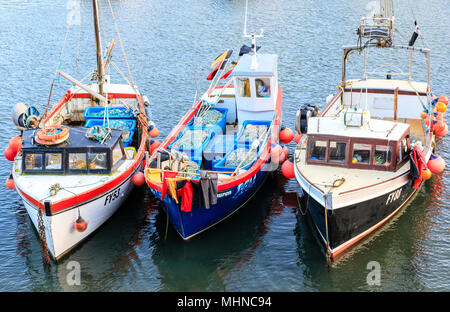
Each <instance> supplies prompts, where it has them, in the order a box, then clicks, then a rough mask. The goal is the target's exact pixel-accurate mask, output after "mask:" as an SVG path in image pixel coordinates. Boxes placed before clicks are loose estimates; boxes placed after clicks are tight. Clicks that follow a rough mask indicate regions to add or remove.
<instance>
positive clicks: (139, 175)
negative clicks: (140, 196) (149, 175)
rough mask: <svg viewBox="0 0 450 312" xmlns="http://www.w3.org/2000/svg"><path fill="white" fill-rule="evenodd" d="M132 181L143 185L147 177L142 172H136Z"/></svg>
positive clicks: (137, 184)
mask: <svg viewBox="0 0 450 312" xmlns="http://www.w3.org/2000/svg"><path fill="white" fill-rule="evenodd" d="M131 181H132V182H133V184H134V185H136V186H141V185H143V184H144V183H145V177H144V174H143V173H142V172H140V171H139V172H136V173H135V174H133V176H132V177H131Z"/></svg>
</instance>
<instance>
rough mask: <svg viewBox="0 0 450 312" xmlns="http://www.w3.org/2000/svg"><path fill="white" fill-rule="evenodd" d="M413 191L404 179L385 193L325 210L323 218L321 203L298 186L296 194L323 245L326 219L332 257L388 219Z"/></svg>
mask: <svg viewBox="0 0 450 312" xmlns="http://www.w3.org/2000/svg"><path fill="white" fill-rule="evenodd" d="M416 192H417V190H416V189H415V188H413V187H412V185H411V181H407V182H406V183H403V185H401V186H399V187H398V188H395V189H391V190H387V192H386V193H384V194H381V195H379V196H377V197H375V198H372V199H370V200H365V201H361V202H358V203H355V204H352V205H348V206H344V207H340V208H338V209H327V220H325V207H324V206H323V203H319V202H318V201H317V200H315V199H314V198H313V196H310V194H308V190H306V189H303V188H302V187H301V186H300V188H299V189H298V192H297V196H298V202H299V206H300V209H301V211H302V213H307V214H308V215H309V216H310V217H311V219H312V222H313V224H314V227H315V229H316V230H317V233H318V234H319V238H320V240H321V241H322V243H323V244H324V246H326V244H327V240H326V237H327V232H326V222H327V223H328V243H329V252H330V255H331V257H332V258H333V259H335V258H336V257H337V256H338V255H340V254H341V253H342V252H344V251H345V250H347V249H348V248H350V247H352V246H354V245H355V244H356V243H357V242H359V241H360V240H362V239H363V238H364V237H366V236H367V235H369V234H370V233H372V232H373V231H375V230H376V229H377V228H379V227H380V226H382V225H383V224H385V223H386V222H387V221H389V220H390V219H391V218H392V217H393V216H394V215H395V214H396V213H397V212H399V211H400V209H401V208H403V207H404V206H405V205H406V204H408V203H409V202H410V200H411V199H412V198H413V196H414V195H415V194H416Z"/></svg>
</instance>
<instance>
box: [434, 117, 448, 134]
mask: <svg viewBox="0 0 450 312" xmlns="http://www.w3.org/2000/svg"><path fill="white" fill-rule="evenodd" d="M444 127H445V122H444V120H442V119H439V120H438V121H437V122H436V123H435V124H434V127H433V131H434V132H435V133H436V132H439V131H442V130H444Z"/></svg>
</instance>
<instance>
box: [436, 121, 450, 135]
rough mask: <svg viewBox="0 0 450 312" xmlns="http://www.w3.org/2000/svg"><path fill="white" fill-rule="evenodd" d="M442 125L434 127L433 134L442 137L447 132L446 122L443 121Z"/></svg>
mask: <svg viewBox="0 0 450 312" xmlns="http://www.w3.org/2000/svg"><path fill="white" fill-rule="evenodd" d="M443 124H444V126H443V127H442V128H440V129H435V131H434V134H435V135H436V136H438V137H444V136H446V135H447V133H448V125H447V124H446V123H443Z"/></svg>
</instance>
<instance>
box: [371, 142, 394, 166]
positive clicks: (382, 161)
mask: <svg viewBox="0 0 450 312" xmlns="http://www.w3.org/2000/svg"><path fill="white" fill-rule="evenodd" d="M391 163H392V147H391V146H387V145H375V155H374V156H373V164H374V165H377V166H390V165H391Z"/></svg>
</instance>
